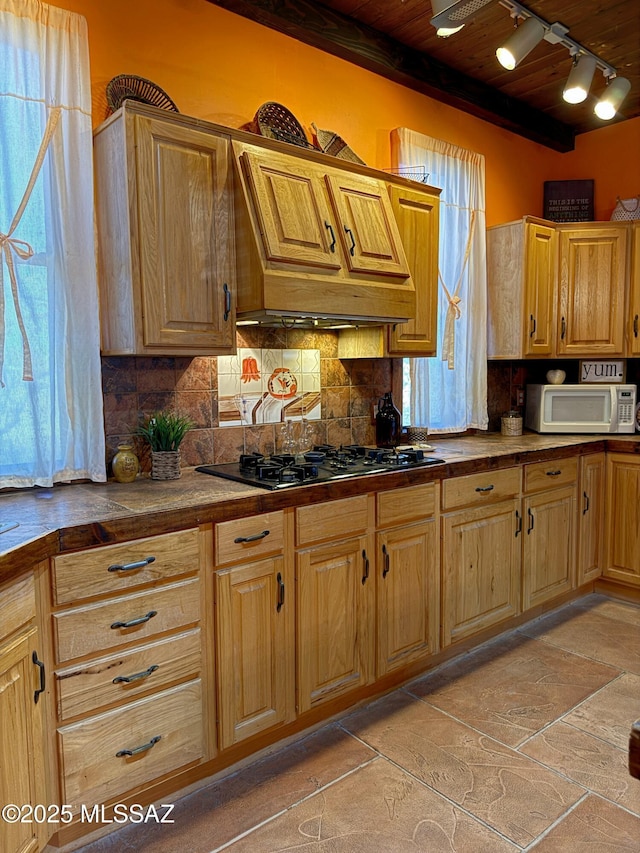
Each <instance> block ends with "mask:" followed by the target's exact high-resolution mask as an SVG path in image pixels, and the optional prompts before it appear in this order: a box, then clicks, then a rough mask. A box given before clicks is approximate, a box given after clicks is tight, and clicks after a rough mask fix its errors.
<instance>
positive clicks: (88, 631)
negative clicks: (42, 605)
mask: <svg viewBox="0 0 640 853" xmlns="http://www.w3.org/2000/svg"><path fill="white" fill-rule="evenodd" d="M199 619H200V584H199V581H198V579H197V578H193V579H191V580H186V581H181V582H180V583H175V584H170V585H168V586H163V587H159V588H158V589H150V590H145V592H139V593H135V594H132V595H127V596H123V597H121V598H117V599H116V598H112V599H109V600H108V601H102V602H100V604H89V605H86V606H85V607H78V608H75V609H74V610H66V611H62V612H60V613H54V614H53V628H54V637H55V646H56V661H57V662H58V663H63V662H64V661H67V660H73V658H78V657H82V656H83V655H89V654H95V653H96V652H102V651H106V650H108V649H110V648H115V647H117V646H123V645H125V644H126V643H132V642H134V641H136V640H138V641H142V640H146V639H147V638H148V637H152V636H154V635H155V634H160V633H162V632H163V631H169V630H171V629H173V628H182V627H186V626H188V625H190V624H193V623H195V622H198V621H199ZM142 620H144V621H142ZM131 622H135V623H137V624H129V626H128V627H127V626H121V625H120V623H131Z"/></svg>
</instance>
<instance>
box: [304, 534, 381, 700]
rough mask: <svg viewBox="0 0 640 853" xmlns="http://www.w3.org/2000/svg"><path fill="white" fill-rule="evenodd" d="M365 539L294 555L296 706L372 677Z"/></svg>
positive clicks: (371, 596)
mask: <svg viewBox="0 0 640 853" xmlns="http://www.w3.org/2000/svg"><path fill="white" fill-rule="evenodd" d="M372 557H373V554H372V549H371V547H370V542H369V537H366V536H361V537H358V538H357V539H350V540H348V541H346V542H339V543H336V544H334V545H325V546H319V547H317V548H311V549H309V550H306V551H300V552H299V553H298V554H297V555H296V571H297V592H298V598H297V645H298V710H299V711H300V712H304V711H308V710H309V709H310V708H314V707H316V706H317V705H320V704H322V703H323V702H326V701H328V700H329V699H333V698H334V697H336V696H340V695H341V694H343V693H347V692H348V691H350V690H353V689H355V688H356V687H360V686H362V685H364V684H368V683H369V682H370V681H372V679H373V675H374V666H373V659H374V657H373V656H374V630H373V627H374V626H373V618H374V610H373V608H374V577H373V565H372V564H371V563H370V560H371V558H372Z"/></svg>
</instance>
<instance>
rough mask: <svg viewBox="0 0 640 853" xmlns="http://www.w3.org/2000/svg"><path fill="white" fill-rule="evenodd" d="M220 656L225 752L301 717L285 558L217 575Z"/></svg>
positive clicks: (220, 708)
mask: <svg viewBox="0 0 640 853" xmlns="http://www.w3.org/2000/svg"><path fill="white" fill-rule="evenodd" d="M214 580H215V601H216V653H217V675H218V690H217V697H218V719H219V742H220V747H221V748H222V749H226V748H227V747H230V746H233V744H235V743H238V742H239V741H242V740H244V739H245V738H248V737H251V736H252V735H255V734H257V733H258V732H261V731H265V730H266V729H270V728H273V727H274V726H278V725H281V724H283V723H286V722H288V721H289V720H292V719H293V718H294V717H295V692H294V680H293V662H294V618H293V617H294V613H295V602H294V595H293V589H292V586H293V585H292V584H290V583H289V578H288V576H287V573H286V571H285V564H284V559H283V557H282V556H277V557H270V558H268V559H264V560H260V561H259V562H255V563H249V564H247V565H239V566H234V567H232V568H229V569H224V570H220V571H217V572H216V573H215V575H214Z"/></svg>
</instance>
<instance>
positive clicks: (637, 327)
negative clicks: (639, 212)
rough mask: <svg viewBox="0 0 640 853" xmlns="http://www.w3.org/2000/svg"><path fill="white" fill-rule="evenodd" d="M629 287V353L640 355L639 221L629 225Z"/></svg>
mask: <svg viewBox="0 0 640 853" xmlns="http://www.w3.org/2000/svg"><path fill="white" fill-rule="evenodd" d="M631 239H632V244H631V245H632V248H631V289H630V294H631V295H630V310H629V323H630V328H629V336H628V340H629V344H628V352H629V355H640V222H634V223H633V225H632V226H631Z"/></svg>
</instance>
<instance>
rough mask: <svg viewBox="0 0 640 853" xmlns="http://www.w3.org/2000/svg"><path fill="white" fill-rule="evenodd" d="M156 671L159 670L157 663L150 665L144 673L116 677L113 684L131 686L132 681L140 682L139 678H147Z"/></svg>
mask: <svg viewBox="0 0 640 853" xmlns="http://www.w3.org/2000/svg"><path fill="white" fill-rule="evenodd" d="M156 669H160V667H159V666H158V664H157V663H154V664H152V665H151V666H150V667H149V669H145V671H144V672H136V673H135V674H134V675H116V677H115V678H114V679H113V682H112V683H113V684H131V682H132V681H140V679H141V678H147V677H148V676H149V675H151V673H152V672H155V671H156Z"/></svg>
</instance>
